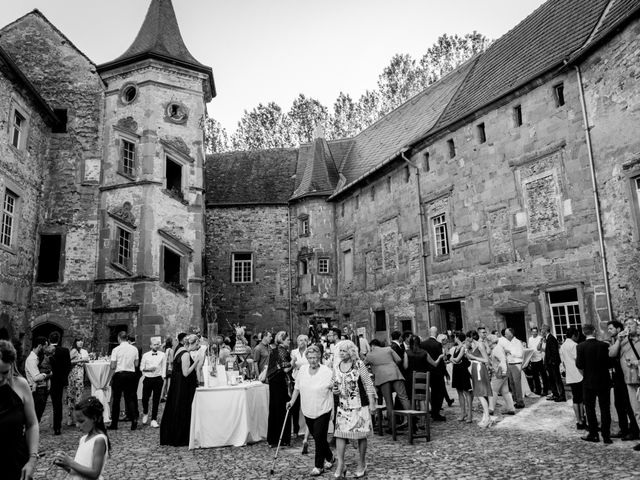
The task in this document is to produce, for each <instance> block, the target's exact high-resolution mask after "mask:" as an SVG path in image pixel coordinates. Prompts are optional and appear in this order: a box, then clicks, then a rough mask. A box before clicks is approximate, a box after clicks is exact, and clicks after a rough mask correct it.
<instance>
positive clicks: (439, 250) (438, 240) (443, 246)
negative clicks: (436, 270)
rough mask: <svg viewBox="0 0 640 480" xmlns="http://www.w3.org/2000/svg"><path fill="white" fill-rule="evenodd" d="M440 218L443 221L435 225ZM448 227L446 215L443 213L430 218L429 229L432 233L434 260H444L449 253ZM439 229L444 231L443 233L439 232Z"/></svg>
mask: <svg viewBox="0 0 640 480" xmlns="http://www.w3.org/2000/svg"><path fill="white" fill-rule="evenodd" d="M441 218H442V219H443V221H442V222H439V223H437V221H438V220H439V219H441ZM448 225H449V223H448V222H447V214H446V213H445V212H441V213H438V214H436V215H433V216H431V227H432V233H433V254H434V256H435V257H436V258H444V257H447V256H448V255H449V254H450V253H451V244H450V242H449V226H448ZM441 229H444V231H441ZM443 242H444V243H443Z"/></svg>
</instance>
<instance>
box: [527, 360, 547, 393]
mask: <svg viewBox="0 0 640 480" xmlns="http://www.w3.org/2000/svg"><path fill="white" fill-rule="evenodd" d="M530 365H531V377H532V378H533V393H535V394H536V395H546V394H547V392H548V391H549V385H548V383H549V381H548V379H547V372H546V371H545V369H544V362H543V361H542V360H540V361H539V362H531V363H530ZM540 379H542V383H541V382H540Z"/></svg>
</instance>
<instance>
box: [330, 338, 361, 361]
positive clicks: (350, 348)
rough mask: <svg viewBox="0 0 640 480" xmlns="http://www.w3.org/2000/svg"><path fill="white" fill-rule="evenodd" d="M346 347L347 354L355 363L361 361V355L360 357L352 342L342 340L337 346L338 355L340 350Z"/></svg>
mask: <svg viewBox="0 0 640 480" xmlns="http://www.w3.org/2000/svg"><path fill="white" fill-rule="evenodd" d="M342 347H346V349H347V352H348V353H349V358H351V361H352V362H353V363H355V362H357V361H358V360H360V355H358V347H356V344H355V343H353V342H352V341H351V340H340V341H339V342H338V343H337V344H336V353H337V352H339V351H340V348H342Z"/></svg>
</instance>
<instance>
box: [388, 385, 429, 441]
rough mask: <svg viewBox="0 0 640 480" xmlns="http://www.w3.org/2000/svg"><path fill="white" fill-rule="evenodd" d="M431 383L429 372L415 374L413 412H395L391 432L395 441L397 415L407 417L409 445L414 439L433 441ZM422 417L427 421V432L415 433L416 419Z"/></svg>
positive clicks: (412, 399)
mask: <svg viewBox="0 0 640 480" xmlns="http://www.w3.org/2000/svg"><path fill="white" fill-rule="evenodd" d="M429 381H430V374H429V372H426V373H421V372H414V374H413V384H412V388H411V390H412V393H413V395H412V397H411V407H412V408H413V410H394V412H393V413H394V415H392V417H391V432H392V435H393V440H394V441H395V440H396V415H400V416H402V417H407V420H408V423H409V428H408V429H407V430H408V431H409V444H410V445H413V439H414V438H426V439H427V442H430V441H431V417H430V416H429V402H430V394H429ZM420 404H422V406H423V409H422V410H421V409H420ZM420 417H423V418H424V421H425V431H424V433H417V431H416V432H415V433H414V419H418V418H420Z"/></svg>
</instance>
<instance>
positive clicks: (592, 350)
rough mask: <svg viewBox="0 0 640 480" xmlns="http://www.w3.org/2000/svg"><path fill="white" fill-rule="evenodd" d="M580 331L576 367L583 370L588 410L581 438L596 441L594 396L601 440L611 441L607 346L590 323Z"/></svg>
mask: <svg viewBox="0 0 640 480" xmlns="http://www.w3.org/2000/svg"><path fill="white" fill-rule="evenodd" d="M582 332H583V333H584V334H585V336H586V337H587V339H586V340H585V341H584V342H582V343H579V344H578V347H577V357H576V367H578V369H579V370H581V371H582V375H583V377H584V379H583V388H584V391H583V397H584V408H585V410H586V412H587V422H588V424H589V434H588V435H586V436H584V437H580V438H582V440H585V441H587V442H599V441H600V438H599V437H598V417H597V416H596V398H597V399H598V404H599V405H600V420H601V423H602V424H601V426H600V432H601V433H602V441H603V442H604V443H612V442H611V411H610V396H609V394H610V392H609V391H610V389H611V377H610V376H609V345H608V344H607V343H605V342H602V341H600V340H598V339H596V329H595V327H594V326H593V325H585V326H583V327H582Z"/></svg>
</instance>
